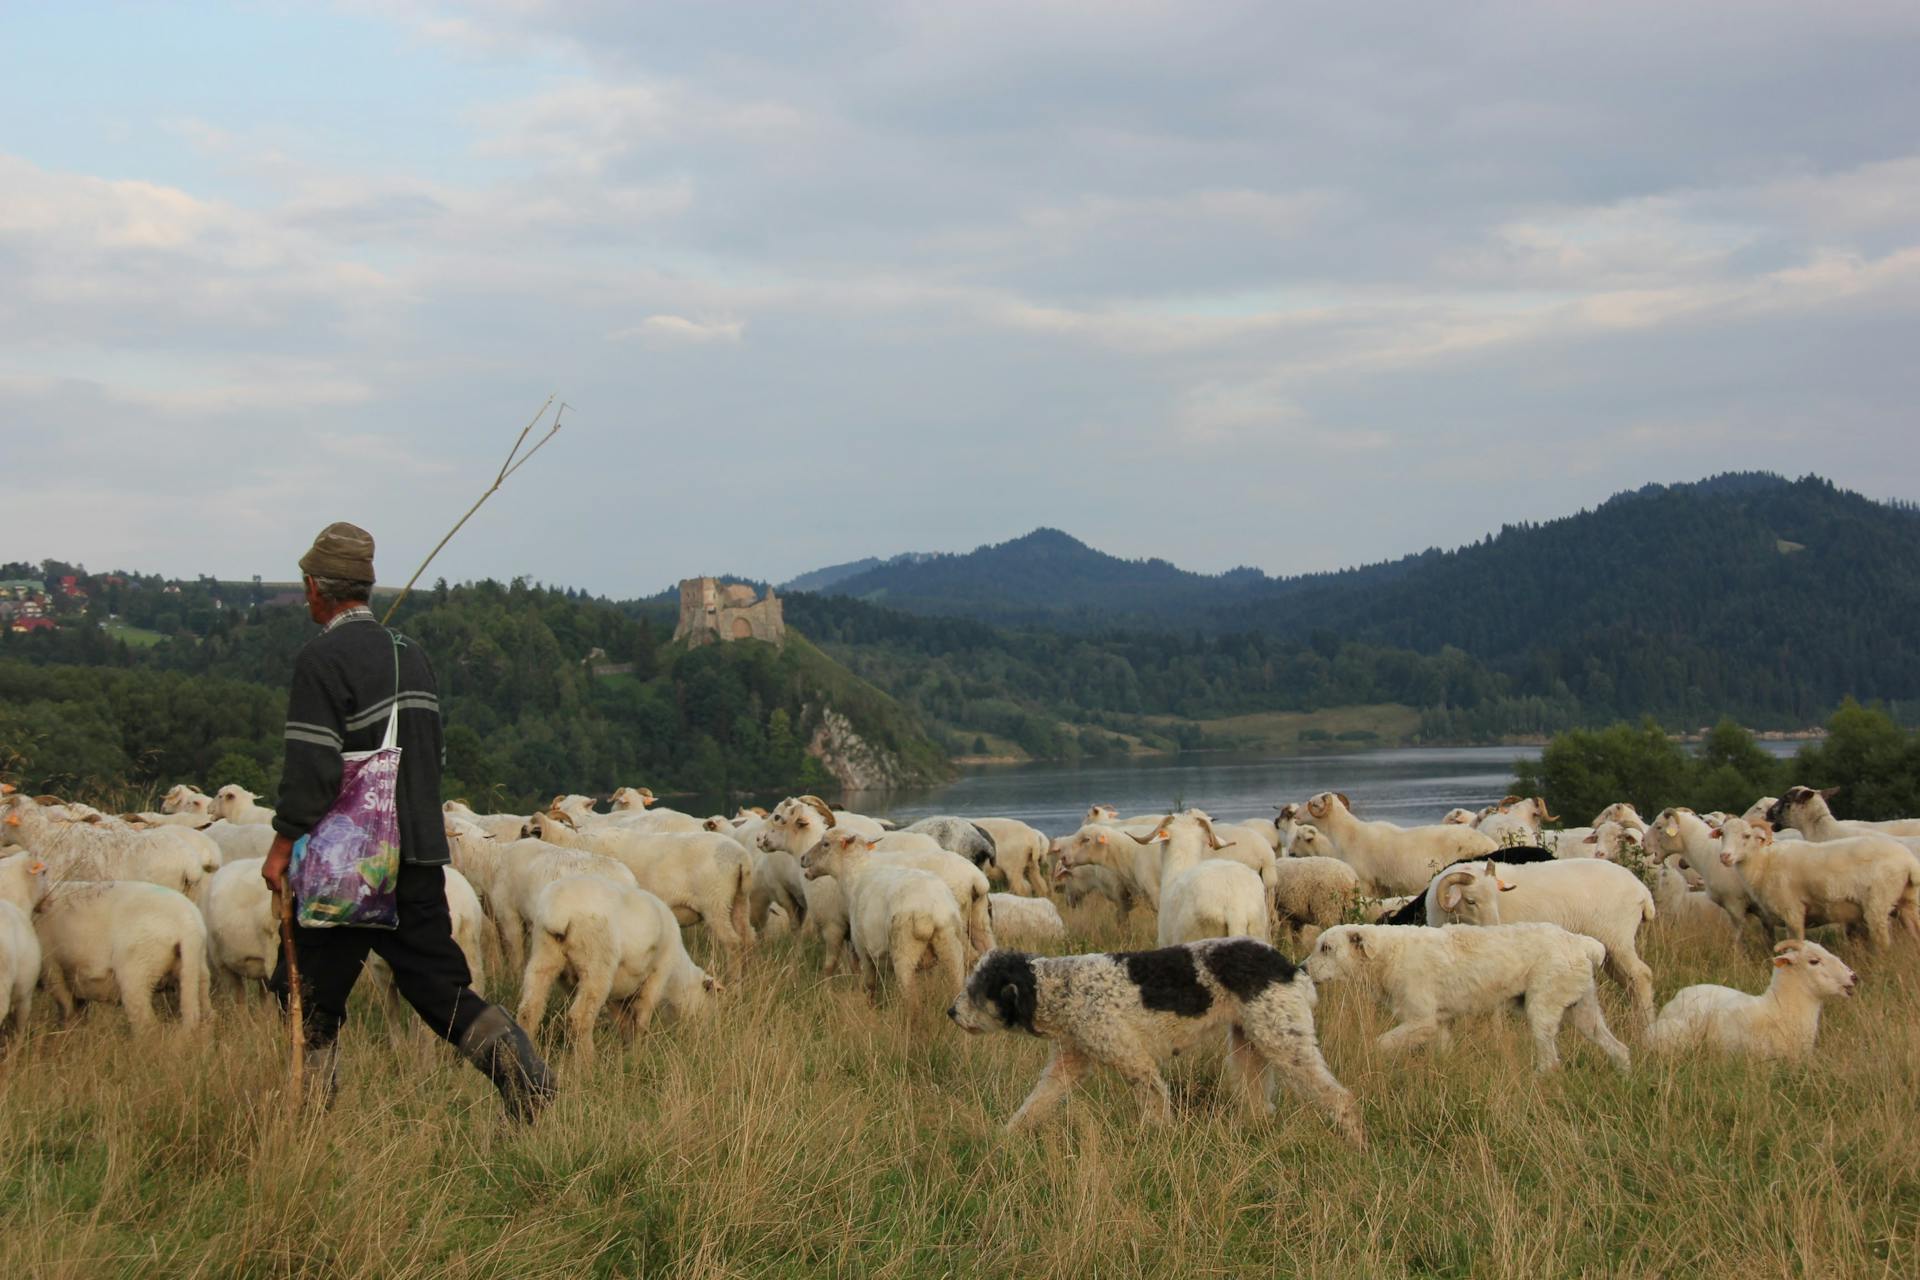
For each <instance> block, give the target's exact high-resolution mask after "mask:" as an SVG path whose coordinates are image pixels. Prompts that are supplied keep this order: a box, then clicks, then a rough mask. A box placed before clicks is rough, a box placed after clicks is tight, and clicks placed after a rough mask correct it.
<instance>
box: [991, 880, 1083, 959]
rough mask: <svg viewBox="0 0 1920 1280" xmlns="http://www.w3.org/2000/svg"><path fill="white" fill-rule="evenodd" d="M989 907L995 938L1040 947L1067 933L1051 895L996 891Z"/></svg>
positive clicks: (1065, 925)
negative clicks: (1042, 895)
mask: <svg viewBox="0 0 1920 1280" xmlns="http://www.w3.org/2000/svg"><path fill="white" fill-rule="evenodd" d="M987 910H988V913H989V914H990V915H991V916H992V918H993V936H994V939H995V941H997V942H1002V943H1007V942H1011V943H1013V944H1014V945H1016V946H1029V947H1030V946H1039V945H1041V944H1044V943H1049V942H1060V941H1062V940H1064V939H1065V938H1066V936H1067V924H1066V921H1064V920H1062V919H1061V918H1060V908H1058V907H1056V906H1054V905H1053V900H1052V899H1051V898H1029V897H1026V896H1025V895H1023V894H1017V893H995V894H989V895H988V897H987Z"/></svg>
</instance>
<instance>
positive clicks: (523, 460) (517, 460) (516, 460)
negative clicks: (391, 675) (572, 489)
mask: <svg viewBox="0 0 1920 1280" xmlns="http://www.w3.org/2000/svg"><path fill="white" fill-rule="evenodd" d="M554 394H555V395H558V394H559V393H558V392H555V393H554ZM552 403H553V396H548V397H547V401H546V404H543V405H541V406H540V412H538V413H536V414H534V415H533V420H532V421H530V422H528V423H527V425H526V426H524V427H522V428H520V434H519V435H518V436H516V437H515V438H514V441H513V448H511V449H509V450H507V460H506V461H505V462H503V463H501V464H500V472H499V474H498V475H496V476H494V478H493V483H492V484H490V485H488V486H487V489H486V492H484V493H482V494H481V495H480V496H479V497H478V498H476V499H475V500H474V503H473V505H472V506H470V507H468V508H467V514H466V515H464V516H461V517H460V519H459V520H457V521H455V522H454V526H453V528H451V529H449V530H447V536H446V537H444V538H442V539H440V541H439V542H436V543H435V544H434V546H433V550H431V551H429V552H427V558H426V559H425V560H422V561H421V562H420V567H419V568H418V569H415V570H414V571H413V576H412V577H411V578H408V579H407V585H406V586H404V587H402V588H400V594H399V595H397V596H395V597H394V598H393V603H392V604H390V605H388V606H387V612H386V615H385V616H384V617H382V618H381V619H380V625H381V626H383V627H384V626H386V625H387V624H388V623H389V622H392V621H393V614H394V611H395V610H397V609H398V608H399V607H400V602H401V601H402V600H405V599H406V598H407V592H409V591H411V590H413V584H414V583H416V582H418V581H420V575H421V574H423V573H425V572H426V571H427V566H428V565H430V564H432V563H433V558H434V557H435V556H437V555H439V554H440V548H442V547H444V546H446V545H447V544H448V543H449V542H452V541H453V535H454V534H456V533H458V532H460V528H461V526H462V525H464V524H466V522H467V521H468V520H471V519H472V518H473V513H474V512H476V511H478V510H479V509H480V504H481V503H483V502H485V501H486V500H487V499H488V498H491V497H492V496H493V495H494V494H495V493H496V492H498V491H499V489H500V486H501V485H502V484H505V483H506V480H507V477H508V476H510V475H512V474H513V473H514V472H516V471H518V470H519V469H520V468H521V467H524V466H525V465H527V459H528V458H531V457H532V456H533V455H534V454H536V453H538V452H540V450H541V449H542V448H544V447H545V445H546V443H547V441H549V440H551V439H553V438H554V436H556V435H558V434H559V433H560V417H561V415H562V414H564V413H566V411H567V410H568V408H570V407H571V406H569V405H567V404H566V403H565V402H564V401H563V402H562V403H561V405H560V407H559V408H558V409H556V410H554V413H553V425H552V426H551V427H548V428H547V434H545V435H543V436H541V437H540V439H539V440H538V441H536V442H535V443H534V446H533V448H531V449H529V450H527V451H526V452H525V453H521V452H520V446H521V445H523V444H525V443H526V442H527V436H528V434H529V433H530V432H532V430H533V429H534V427H536V426H538V425H539V423H540V419H542V418H544V417H546V416H547V407H548V405H551V404H552Z"/></svg>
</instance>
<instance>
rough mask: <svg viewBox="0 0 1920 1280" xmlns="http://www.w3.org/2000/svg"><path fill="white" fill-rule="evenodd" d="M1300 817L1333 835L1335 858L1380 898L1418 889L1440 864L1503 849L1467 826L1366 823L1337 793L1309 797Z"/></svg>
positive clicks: (1448, 863)
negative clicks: (1351, 869)
mask: <svg viewBox="0 0 1920 1280" xmlns="http://www.w3.org/2000/svg"><path fill="white" fill-rule="evenodd" d="M1300 821H1301V822H1302V823H1303V824H1305V825H1307V826H1311V827H1317V828H1319V829H1320V830H1321V831H1324V832H1326V833H1327V834H1328V835H1329V836H1331V837H1333V844H1334V848H1333V851H1332V852H1333V856H1334V857H1337V858H1339V859H1340V861H1342V862H1344V863H1346V864H1347V865H1348V866H1350V867H1352V868H1353V869H1354V870H1355V871H1357V872H1359V873H1360V879H1361V881H1362V883H1364V884H1365V885H1366V886H1367V891H1368V892H1369V893H1371V894H1373V895H1375V896H1377V897H1387V896H1390V895H1392V894H1400V893H1418V892H1419V891H1420V890H1421V889H1423V888H1424V887H1426V884H1427V882H1428V881H1429V880H1431V879H1432V878H1433V875H1434V873H1435V872H1436V871H1438V870H1440V868H1442V867H1444V866H1448V865H1450V864H1451V863H1455V862H1458V861H1460V859H1462V858H1471V857H1475V856H1477V855H1479V854H1483V853H1491V852H1492V851H1493V850H1494V849H1495V848H1497V847H1498V845H1497V843H1496V842H1495V841H1493V840H1492V839H1489V838H1488V837H1487V836H1485V835H1482V834H1481V833H1480V832H1478V831H1474V830H1471V829H1469V828H1467V827H1462V826H1449V825H1446V824H1440V825H1437V826H1428V827H1399V826H1395V825H1394V824H1393V823H1391V822H1362V821H1361V820H1360V819H1358V818H1356V817H1354V816H1353V812H1352V809H1351V808H1350V807H1349V805H1348V802H1347V798H1346V797H1345V796H1343V795H1341V794H1339V793H1338V792H1334V791H1322V792H1321V793H1320V794H1319V795H1316V796H1314V797H1313V798H1312V799H1310V800H1308V801H1307V807H1306V808H1305V809H1304V810H1303V811H1302V812H1301V815H1300Z"/></svg>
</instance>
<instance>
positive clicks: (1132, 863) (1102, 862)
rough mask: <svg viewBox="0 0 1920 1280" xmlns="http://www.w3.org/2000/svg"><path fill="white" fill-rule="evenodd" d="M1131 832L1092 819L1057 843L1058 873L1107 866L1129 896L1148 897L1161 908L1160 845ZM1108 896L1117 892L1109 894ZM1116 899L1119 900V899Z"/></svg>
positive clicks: (1146, 900) (1055, 866) (1056, 868)
mask: <svg viewBox="0 0 1920 1280" xmlns="http://www.w3.org/2000/svg"><path fill="white" fill-rule="evenodd" d="M1158 823H1159V819H1155V820H1154V825H1153V826H1151V827H1149V828H1147V830H1149V831H1153V830H1157V829H1158ZM1131 834H1132V833H1131V832H1129V831H1127V830H1126V829H1125V828H1122V827H1115V826H1109V825H1107V824H1106V823H1100V822H1090V823H1088V824H1087V825H1086V826H1083V827H1081V828H1080V829H1079V830H1078V831H1076V832H1074V833H1073V834H1072V835H1070V836H1064V837H1062V838H1061V839H1060V840H1059V841H1058V842H1057V843H1056V845H1055V850H1056V852H1055V854H1054V872H1055V875H1056V876H1058V875H1059V874H1060V873H1061V872H1062V871H1065V872H1067V873H1068V874H1069V875H1071V874H1073V873H1074V872H1075V869H1076V868H1079V867H1086V866H1098V867H1101V868H1104V869H1105V870H1106V871H1107V872H1109V873H1110V874H1111V875H1112V877H1113V878H1114V880H1116V881H1118V884H1119V888H1120V889H1121V890H1122V891H1123V892H1124V894H1125V895H1127V896H1129V897H1131V898H1133V899H1135V900H1144V901H1145V902H1146V903H1147V904H1148V905H1149V906H1151V907H1152V908H1153V909H1154V910H1156V911H1158V910H1159V909H1160V863H1161V858H1160V849H1159V846H1158V844H1157V843H1155V842H1153V841H1141V840H1139V839H1138V838H1134V839H1129V838H1128V837H1129V836H1130V835H1131ZM1102 891H1105V890H1104V889H1103V890H1102ZM1108 896H1109V897H1112V896H1113V895H1112V894H1111V893H1109V894H1108ZM1115 900H1116V901H1118V899H1115Z"/></svg>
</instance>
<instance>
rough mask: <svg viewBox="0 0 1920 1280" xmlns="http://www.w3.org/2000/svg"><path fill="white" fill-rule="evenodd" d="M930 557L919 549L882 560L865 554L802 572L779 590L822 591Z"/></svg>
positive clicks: (783, 584) (784, 583) (782, 584)
mask: <svg viewBox="0 0 1920 1280" xmlns="http://www.w3.org/2000/svg"><path fill="white" fill-rule="evenodd" d="M932 558H933V557H932V556H929V555H927V554H925V553H924V552H919V551H907V552H903V553H901V554H900V555H897V556H892V557H890V558H888V559H885V560H882V559H881V558H880V557H878V556H867V557H865V558H864V559H860V560H852V561H849V562H848V563H846V564H830V565H828V566H827V567H826V568H824V569H815V570H813V571H812V572H811V573H803V574H801V575H800V576H799V577H797V578H793V579H790V580H788V581H786V582H783V583H781V584H780V590H781V591H782V592H790V591H813V592H824V591H826V590H828V589H829V588H832V587H836V586H838V585H839V584H840V583H843V582H845V581H847V580H848V579H849V578H855V577H858V576H860V575H861V574H864V573H868V572H870V571H872V570H875V569H884V568H888V567H891V566H895V565H908V564H917V563H919V562H920V561H922V560H930V559H932ZM836 594H837V593H836Z"/></svg>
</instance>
